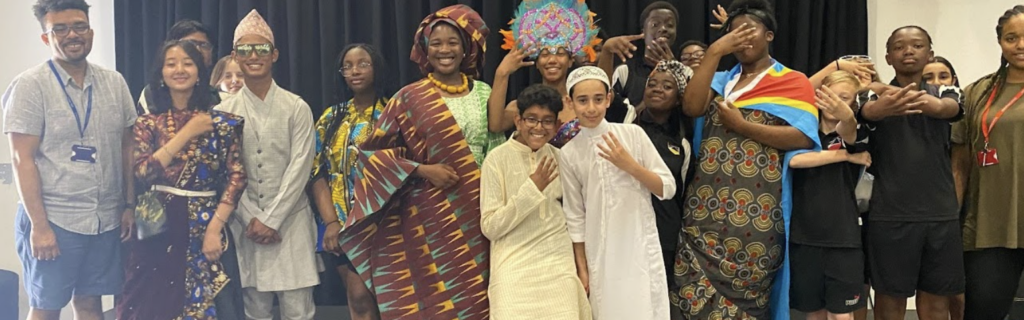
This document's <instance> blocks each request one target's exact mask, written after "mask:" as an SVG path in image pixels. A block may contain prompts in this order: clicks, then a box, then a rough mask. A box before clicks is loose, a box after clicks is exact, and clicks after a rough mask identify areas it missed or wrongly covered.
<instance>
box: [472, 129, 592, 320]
mask: <svg viewBox="0 0 1024 320" xmlns="http://www.w3.org/2000/svg"><path fill="white" fill-rule="evenodd" d="M545 158H551V159H552V160H556V161H557V160H558V158H559V154H558V149H555V147H552V146H551V145H544V147H542V148H541V149H540V150H538V151H537V152H533V150H531V149H530V147H527V146H526V145H524V144H522V143H520V142H519V141H516V140H514V139H513V140H509V141H508V142H505V143H504V144H502V145H501V146H498V147H497V148H495V149H494V150H491V152H490V153H488V155H487V159H486V160H485V161H484V165H483V169H482V171H483V173H482V175H483V177H482V178H481V186H480V196H481V200H480V209H481V211H482V214H481V222H480V228H481V229H482V231H483V234H484V236H486V237H487V238H488V239H490V240H491V283H490V286H489V287H488V288H487V295H488V298H489V299H490V303H491V305H490V308H491V314H490V316H491V319H495V320H502V319H559V320H564V319H590V318H591V317H590V312H591V311H590V304H589V303H588V302H587V293H586V291H585V290H584V289H583V284H582V283H580V279H579V277H577V275H576V263H575V260H574V258H573V251H572V241H571V240H569V233H568V232H567V231H566V229H565V215H564V214H563V213H562V207H561V204H559V202H558V200H559V199H560V198H562V184H561V183H560V182H559V180H557V179H556V180H555V181H553V182H551V183H550V184H549V185H548V186H547V188H545V190H544V191H543V192H541V190H539V189H537V185H535V184H534V183H533V180H531V179H530V174H532V173H533V172H534V170H536V167H537V165H538V164H540V163H541V161H542V160H543V159H545Z"/></svg>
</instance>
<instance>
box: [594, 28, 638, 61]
mask: <svg viewBox="0 0 1024 320" xmlns="http://www.w3.org/2000/svg"><path fill="white" fill-rule="evenodd" d="M643 38H644V35H643V34H637V35H631V36H628V35H627V36H618V37H614V38H611V39H608V41H605V42H604V46H602V47H601V54H602V55H603V54H612V55H615V56H617V57H619V59H622V61H626V60H628V59H632V58H633V52H634V51H636V46H635V45H633V41H637V40H640V39H643Z"/></svg>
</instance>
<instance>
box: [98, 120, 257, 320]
mask: <svg viewBox="0 0 1024 320" xmlns="http://www.w3.org/2000/svg"><path fill="white" fill-rule="evenodd" d="M197 112H198V111H192V110H188V111H170V112H165V113H161V114H147V115H143V116H140V117H139V119H138V120H137V121H136V122H135V127H134V132H135V142H136V146H135V151H134V157H135V163H134V174H135V180H136V182H135V187H136V189H137V190H138V191H139V192H142V191H147V190H150V188H151V187H152V186H156V185H161V186H169V187H175V188H178V189H182V190H188V191H199V192H204V191H205V192H213V193H214V195H213V196H190V197H185V196H177V195H173V194H167V193H163V192H158V193H157V194H158V195H160V198H161V199H164V196H165V195H166V196H167V198H166V199H168V200H167V201H166V202H165V205H164V208H165V209H164V211H165V212H166V216H167V222H166V226H167V230H166V231H164V232H163V233H161V234H158V235H155V236H153V237H150V238H147V239H145V240H133V241H130V242H128V243H127V244H125V247H126V250H127V253H128V254H127V264H126V265H125V284H124V291H123V295H122V297H121V299H120V300H119V301H118V305H117V313H118V319H140V320H141V319H145V320H154V319H157V320H162V319H215V318H217V311H216V308H215V307H214V302H213V299H214V297H216V296H217V294H218V293H219V292H220V290H221V289H222V288H223V287H224V286H225V285H226V284H227V283H228V281H230V280H231V279H228V277H227V275H226V274H225V273H224V269H223V265H222V264H221V262H219V261H209V260H207V259H206V256H205V255H204V254H203V251H202V249H203V237H204V236H205V234H206V226H207V225H209V223H210V221H212V220H213V219H215V217H214V212H215V210H216V209H217V206H218V205H219V204H221V203H224V204H229V205H232V206H234V205H235V204H236V203H238V199H239V198H240V197H241V196H242V191H244V190H245V186H246V175H245V170H244V168H243V167H242V162H241V161H242V159H241V148H242V142H241V141H242V140H241V133H242V125H243V120H242V118H241V117H238V116H235V115H232V114H229V113H224V112H217V111H211V112H210V116H211V117H212V119H213V127H214V130H213V131H212V132H210V133H207V134H206V135H203V136H201V137H199V138H197V139H193V140H192V141H191V142H190V143H189V145H187V146H186V148H187V149H184V150H182V151H181V152H179V153H178V154H177V155H175V157H174V159H172V161H171V163H170V164H169V165H168V166H167V167H163V166H161V165H160V162H159V161H158V160H156V159H155V158H153V155H154V152H156V151H157V150H159V149H160V147H161V146H163V145H164V144H166V143H167V142H168V141H170V140H171V138H172V137H173V136H174V134H176V131H177V130H176V128H175V127H177V128H181V127H184V125H185V123H188V121H189V119H191V118H192V116H193V115H195V114H196V113H197ZM175 124H176V125H175ZM225 228H226V226H225ZM225 232H226V231H225ZM221 237H222V238H221V239H222V240H221V241H222V245H224V246H226V245H227V242H226V241H228V240H227V236H226V234H223V233H222V235H221Z"/></svg>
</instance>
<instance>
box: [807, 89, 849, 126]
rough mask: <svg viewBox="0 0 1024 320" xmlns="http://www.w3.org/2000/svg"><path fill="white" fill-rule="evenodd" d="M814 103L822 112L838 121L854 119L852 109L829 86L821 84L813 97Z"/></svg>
mask: <svg viewBox="0 0 1024 320" xmlns="http://www.w3.org/2000/svg"><path fill="white" fill-rule="evenodd" d="M814 105H815V106H817V107H818V109H819V110H821V111H822V112H824V113H827V114H829V115H831V116H833V117H835V118H836V119H839V121H850V120H853V119H854V115H853V109H852V108H850V105H848V104H847V103H846V102H843V99H841V98H839V95H836V93H835V92H834V91H832V89H831V88H829V87H827V86H821V88H819V89H818V90H817V92H816V95H815V97H814Z"/></svg>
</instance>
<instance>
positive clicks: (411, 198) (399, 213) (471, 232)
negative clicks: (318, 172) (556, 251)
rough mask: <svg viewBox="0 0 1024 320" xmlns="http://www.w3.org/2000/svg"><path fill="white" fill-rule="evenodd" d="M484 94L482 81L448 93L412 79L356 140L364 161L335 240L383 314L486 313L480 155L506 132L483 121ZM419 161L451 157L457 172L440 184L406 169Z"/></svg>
mask: <svg viewBox="0 0 1024 320" xmlns="http://www.w3.org/2000/svg"><path fill="white" fill-rule="evenodd" d="M478 90H480V91H479V92H478ZM488 95H489V88H488V87H487V85H486V84H484V83H482V82H476V83H475V84H474V88H473V92H471V93H469V94H468V95H466V96H464V97H461V98H455V99H452V98H443V97H442V96H441V95H440V94H439V91H438V89H436V88H435V87H434V85H433V84H432V83H431V82H430V81H429V80H427V79H423V80H420V81H416V82H414V83H412V84H410V85H408V86H406V87H405V88H403V89H402V90H400V91H399V92H398V93H397V94H395V97H394V98H392V99H391V101H389V102H388V105H387V107H385V108H384V112H383V113H382V114H381V116H380V120H379V121H378V122H377V125H376V130H375V131H374V133H373V135H372V136H370V137H369V139H367V140H366V142H365V143H363V144H362V146H361V147H360V149H361V151H362V153H361V154H360V157H359V158H360V159H359V160H360V163H362V165H363V169H362V170H361V171H360V172H359V177H358V179H359V181H358V182H357V183H356V184H355V197H356V198H355V205H354V206H353V208H352V210H351V212H350V213H349V216H348V221H346V224H347V226H346V229H345V232H343V233H342V235H341V243H342V249H343V250H344V251H345V253H346V254H347V255H348V257H349V259H350V260H351V261H352V265H353V266H354V267H355V269H356V271H357V272H358V273H359V275H360V277H362V279H364V280H365V281H366V283H367V287H369V288H370V290H371V291H372V292H374V293H375V295H376V298H377V304H378V307H379V309H380V314H381V318H383V319H485V318H487V316H488V303H487V285H488V282H487V272H488V268H489V263H488V248H489V246H490V243H489V242H488V241H487V239H486V238H484V236H483V234H482V233H481V230H480V163H481V162H482V161H483V158H484V157H485V156H486V153H487V151H488V150H489V149H490V148H493V147H496V146H497V145H498V144H497V143H496V142H497V141H501V140H502V138H504V135H502V134H492V133H489V132H488V131H487V121H486V116H487V112H486V108H487V103H486V99H487V96H488ZM470 102H472V103H470ZM421 164H446V165H448V166H451V167H452V168H453V169H454V170H455V172H456V174H457V175H458V176H459V181H458V182H457V183H456V184H455V185H453V186H451V187H449V188H445V189H441V188H437V187H435V186H434V185H432V184H431V183H430V182H429V181H427V180H426V179H420V178H416V177H413V176H412V173H413V171H415V170H416V168H417V167H418V166H419V165H421Z"/></svg>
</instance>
